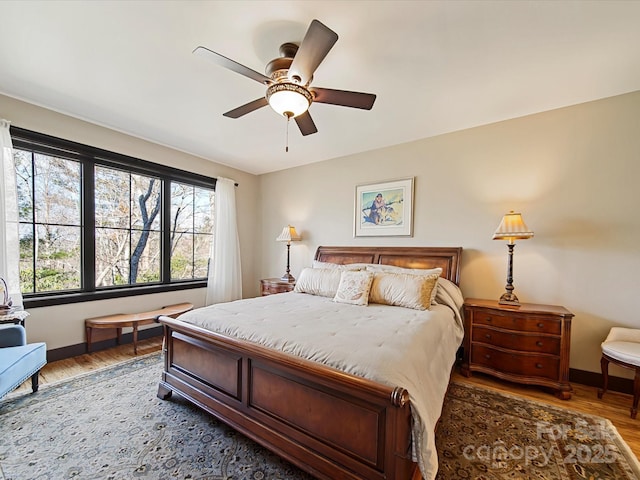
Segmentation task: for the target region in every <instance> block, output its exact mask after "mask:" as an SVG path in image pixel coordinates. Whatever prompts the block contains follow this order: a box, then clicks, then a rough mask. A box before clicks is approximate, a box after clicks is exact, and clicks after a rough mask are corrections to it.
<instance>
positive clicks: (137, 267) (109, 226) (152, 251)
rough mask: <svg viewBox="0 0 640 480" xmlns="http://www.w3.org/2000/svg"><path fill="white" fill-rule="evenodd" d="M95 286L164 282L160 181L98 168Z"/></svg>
mask: <svg viewBox="0 0 640 480" xmlns="http://www.w3.org/2000/svg"><path fill="white" fill-rule="evenodd" d="M95 184H96V186H95V210H96V234H95V239H96V247H95V251H96V262H95V264H96V287H107V286H114V285H134V284H138V283H153V282H159V281H160V257H161V239H160V235H161V229H160V217H159V213H160V207H161V199H162V196H161V182H160V181H159V179H156V178H152V177H147V176H144V175H136V174H132V173H129V172H123V171H120V170H117V169H113V168H107V167H96V168H95Z"/></svg>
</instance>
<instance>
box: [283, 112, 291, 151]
mask: <svg viewBox="0 0 640 480" xmlns="http://www.w3.org/2000/svg"><path fill="white" fill-rule="evenodd" d="M285 116H286V117H287V139H286V144H285V147H284V151H285V153H289V120H291V115H286V114H285Z"/></svg>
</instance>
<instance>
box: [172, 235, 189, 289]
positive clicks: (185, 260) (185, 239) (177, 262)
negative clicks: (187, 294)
mask: <svg viewBox="0 0 640 480" xmlns="http://www.w3.org/2000/svg"><path fill="white" fill-rule="evenodd" d="M192 278H193V234H192V233H180V234H178V237H176V240H175V241H174V243H173V248H172V251H171V280H191V279H192Z"/></svg>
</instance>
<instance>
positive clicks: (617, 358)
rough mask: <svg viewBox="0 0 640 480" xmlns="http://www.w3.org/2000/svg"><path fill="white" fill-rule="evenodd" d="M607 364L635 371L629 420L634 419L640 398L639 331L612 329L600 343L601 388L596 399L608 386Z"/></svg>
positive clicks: (633, 329) (620, 328) (600, 396)
mask: <svg viewBox="0 0 640 480" xmlns="http://www.w3.org/2000/svg"><path fill="white" fill-rule="evenodd" d="M609 362H611V363H614V364H616V365H619V366H621V367H624V368H629V369H631V370H634V371H635V378H634V381H633V404H632V406H631V418H636V415H637V414H638V399H639V398H640V329H636V328H623V327H613V328H612V329H611V331H610V332H609V335H608V336H607V338H606V340H605V341H604V342H602V359H601V360H600V366H601V367H602V381H603V386H602V389H601V390H598V398H602V395H604V393H605V392H606V391H607V387H608V386H609Z"/></svg>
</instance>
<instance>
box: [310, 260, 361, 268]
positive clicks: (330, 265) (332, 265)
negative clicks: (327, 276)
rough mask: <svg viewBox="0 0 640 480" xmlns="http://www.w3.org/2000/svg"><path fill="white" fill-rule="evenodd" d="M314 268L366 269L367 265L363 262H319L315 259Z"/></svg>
mask: <svg viewBox="0 0 640 480" xmlns="http://www.w3.org/2000/svg"><path fill="white" fill-rule="evenodd" d="M313 268H322V269H325V270H364V269H365V265H364V264H362V263H349V264H347V265H340V264H338V263H329V262H319V261H318V260H314V261H313Z"/></svg>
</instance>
